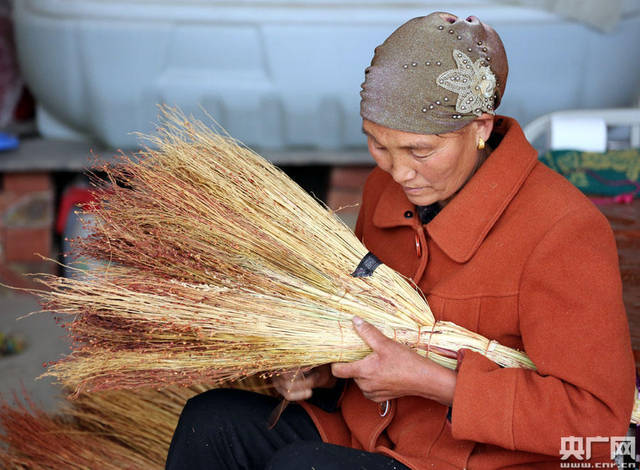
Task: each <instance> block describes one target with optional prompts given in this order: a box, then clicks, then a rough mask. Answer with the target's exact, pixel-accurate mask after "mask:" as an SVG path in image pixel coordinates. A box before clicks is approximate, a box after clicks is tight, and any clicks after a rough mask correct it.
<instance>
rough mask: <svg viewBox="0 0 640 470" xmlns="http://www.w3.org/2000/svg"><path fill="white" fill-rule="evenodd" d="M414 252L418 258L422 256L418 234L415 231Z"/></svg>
mask: <svg viewBox="0 0 640 470" xmlns="http://www.w3.org/2000/svg"><path fill="white" fill-rule="evenodd" d="M416 253H417V255H418V258H420V257H421V256H422V244H421V243H420V237H419V236H418V234H417V233H416Z"/></svg>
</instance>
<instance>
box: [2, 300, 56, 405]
mask: <svg viewBox="0 0 640 470" xmlns="http://www.w3.org/2000/svg"><path fill="white" fill-rule="evenodd" d="M37 310H39V305H38V303H37V301H36V299H35V298H34V297H33V296H31V295H29V294H24V293H17V292H13V291H10V290H9V289H6V288H0V331H2V332H3V333H5V334H15V335H21V336H22V337H23V338H24V339H25V340H26V346H25V348H24V350H23V351H22V352H20V353H18V354H15V355H9V356H4V357H0V396H1V397H2V398H4V399H7V400H8V401H9V402H10V403H12V402H13V393H14V392H17V393H18V394H19V395H20V396H21V395H22V389H23V387H24V390H26V391H27V393H28V395H29V396H30V397H31V399H32V400H33V401H34V402H35V403H36V404H38V405H40V406H42V407H43V408H44V409H45V410H49V411H53V410H55V409H56V407H57V404H58V403H60V402H61V401H62V400H63V398H62V392H61V389H60V387H59V386H57V385H55V384H53V383H52V382H53V380H52V379H51V378H49V377H47V378H42V379H37V377H38V376H40V375H41V374H42V373H43V372H44V371H45V370H46V369H45V368H44V367H43V366H42V363H43V362H47V361H52V360H56V359H59V358H60V357H61V356H62V355H64V354H65V353H67V352H68V351H69V342H68V341H67V338H66V337H65V331H66V330H64V329H62V328H60V326H58V325H56V323H55V320H54V318H53V315H51V314H49V313H39V314H34V315H31V316H29V317H26V318H22V319H18V318H19V317H21V316H23V315H25V314H27V313H29V312H34V311H37Z"/></svg>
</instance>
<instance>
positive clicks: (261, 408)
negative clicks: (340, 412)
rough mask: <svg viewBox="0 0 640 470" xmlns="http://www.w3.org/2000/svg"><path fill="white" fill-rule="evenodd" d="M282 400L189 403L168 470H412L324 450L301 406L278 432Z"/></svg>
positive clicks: (365, 455)
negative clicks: (272, 421)
mask: <svg viewBox="0 0 640 470" xmlns="http://www.w3.org/2000/svg"><path fill="white" fill-rule="evenodd" d="M278 403H279V400H277V399H275V398H272V397H267V396H264V395H259V394H256V393H252V392H246V391H242V390H227V389H217V390H210V391H208V392H205V393H202V394H200V395H198V396H196V397H194V398H192V399H191V400H189V401H188V402H187V404H186V405H185V407H184V410H183V411H182V414H181V415H180V421H179V423H178V426H177V428H176V431H175V433H174V435H173V440H172V441H171V447H170V448H169V455H168V456H167V463H166V468H167V470H178V469H180V470H182V469H189V470H197V469H216V470H217V469H230V470H236V469H269V470H288V469H291V470H293V469H295V470H311V469H315V470H342V469H357V470H360V469H367V470H408V467H406V466H404V465H403V464H401V463H400V462H398V461H396V460H393V459H391V458H389V457H386V456H384V455H381V454H373V453H370V452H364V451H360V450H356V449H351V448H349V447H342V446H336V445H332V444H325V443H323V442H322V440H321V439H320V435H319V434H318V431H317V430H316V428H315V425H314V424H313V421H312V420H311V418H309V416H308V415H307V413H306V412H305V411H304V410H303V409H302V407H301V406H300V405H297V404H295V403H290V404H289V406H287V408H286V409H285V410H284V412H283V413H282V416H281V417H280V419H279V420H278V423H277V424H276V426H275V427H274V428H273V429H268V419H269V416H270V415H271V413H272V412H273V410H274V409H275V408H276V407H277V405H278Z"/></svg>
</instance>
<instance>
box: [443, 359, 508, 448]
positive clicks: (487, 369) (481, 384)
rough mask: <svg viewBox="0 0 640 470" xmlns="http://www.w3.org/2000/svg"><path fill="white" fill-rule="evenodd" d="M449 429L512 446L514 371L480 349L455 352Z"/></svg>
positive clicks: (466, 437) (459, 435)
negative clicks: (455, 373) (491, 358)
mask: <svg viewBox="0 0 640 470" xmlns="http://www.w3.org/2000/svg"><path fill="white" fill-rule="evenodd" d="M457 370H458V377H457V381H456V390H455V393H454V396H453V405H452V408H453V413H452V420H451V431H452V434H453V437H454V438H456V439H464V440H470V441H476V442H484V443H487V444H493V445H497V446H500V447H503V448H506V449H512V450H513V449H515V444H514V437H513V407H514V397H515V390H516V381H517V374H516V372H517V371H516V370H515V369H503V368H501V367H500V366H499V365H498V364H496V363H495V362H493V361H491V360H490V359H487V358H486V357H485V356H483V355H482V354H480V353H477V352H474V351H471V350H468V349H464V350H461V352H460V354H459V355H458V367H457Z"/></svg>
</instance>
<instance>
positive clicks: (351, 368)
mask: <svg viewBox="0 0 640 470" xmlns="http://www.w3.org/2000/svg"><path fill="white" fill-rule="evenodd" d="M359 362H360V361H356V362H334V363H333V364H331V373H332V374H333V375H334V376H335V377H338V378H339V379H352V378H354V377H360V373H361V372H360V364H359Z"/></svg>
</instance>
